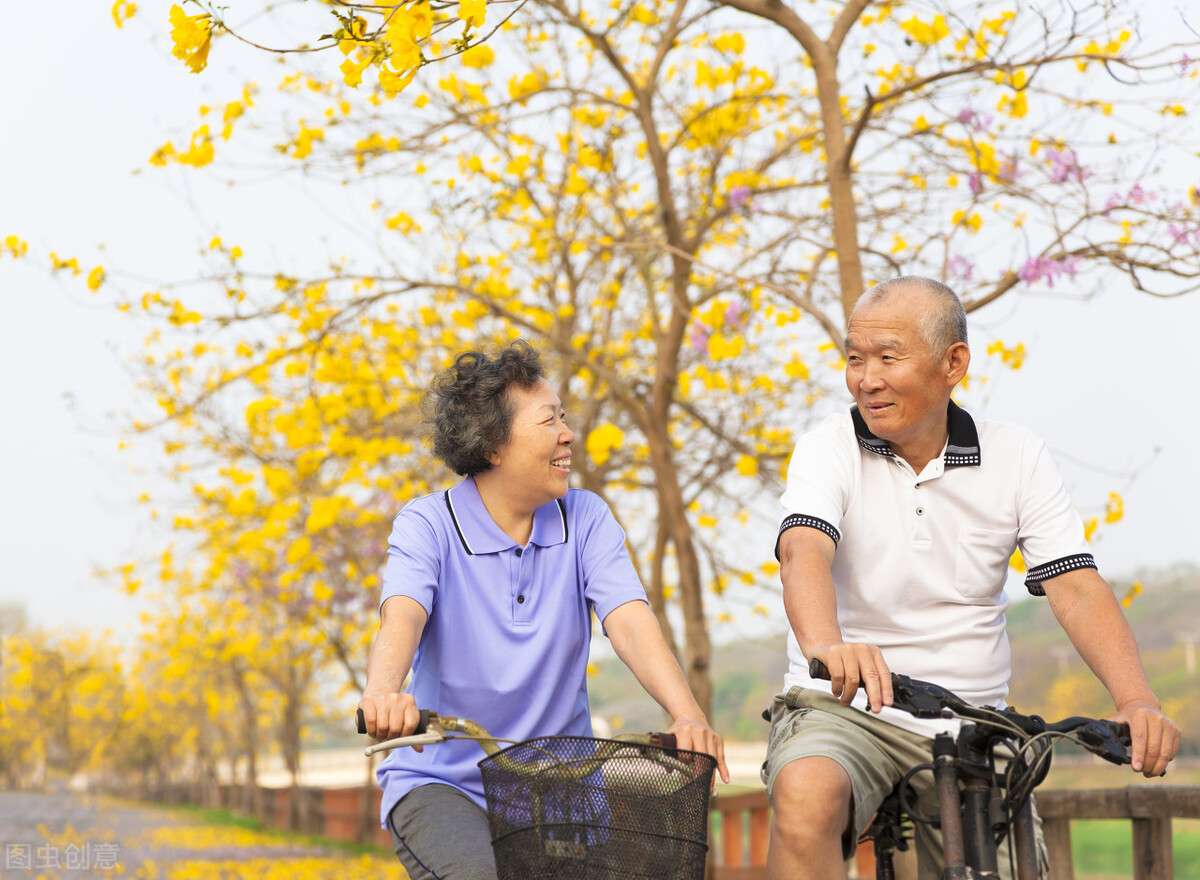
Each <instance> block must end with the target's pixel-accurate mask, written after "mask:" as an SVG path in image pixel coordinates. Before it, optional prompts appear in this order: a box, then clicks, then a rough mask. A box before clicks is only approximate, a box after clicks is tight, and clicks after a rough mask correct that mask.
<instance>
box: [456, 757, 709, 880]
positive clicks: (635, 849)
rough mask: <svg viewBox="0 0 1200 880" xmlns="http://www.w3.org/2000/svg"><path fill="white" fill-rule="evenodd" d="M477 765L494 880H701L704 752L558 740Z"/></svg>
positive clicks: (706, 781)
mask: <svg viewBox="0 0 1200 880" xmlns="http://www.w3.org/2000/svg"><path fill="white" fill-rule="evenodd" d="M479 768H480V770H481V771H482V772H483V791H484V796H485V797H486V798H487V808H488V822H489V824H490V826H491V834H492V849H493V851H494V852H495V855H496V873H497V876H498V878H499V880H600V878H604V880H624V878H649V877H654V878H663V880H703V877H704V861H705V855H706V853H707V852H708V797H709V792H710V791H711V787H712V779H713V772H714V770H715V769H716V761H715V760H714V759H713V758H712V757H711V756H710V755H705V754H702V753H700V752H690V751H681V750H677V749H666V748H662V747H659V746H648V745H634V744H631V743H625V742H619V741H617V740H606V739H594V738H591V737H578V736H558V737H542V738H539V739H532V740H528V741H526V742H522V743H518V744H517V745H514V746H509V747H508V748H507V749H504V750H503V751H501V752H498V753H496V754H494V755H491V756H489V757H487V758H484V759H483V760H482V761H480V762H479Z"/></svg>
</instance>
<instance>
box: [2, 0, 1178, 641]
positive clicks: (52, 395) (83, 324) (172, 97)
mask: <svg viewBox="0 0 1200 880" xmlns="http://www.w3.org/2000/svg"><path fill="white" fill-rule="evenodd" d="M73 5H75V6H78V7H79V8H76V9H73V10H72V13H71V15H70V16H60V17H59V18H58V19H56V22H55V24H54V38H53V51H51V49H50V48H48V46H47V43H46V42H45V41H44V40H35V39H28V38H22V39H13V40H9V41H8V42H7V43H6V45H5V47H4V48H3V50H0V82H4V83H6V84H8V85H9V87H8V88H6V90H5V107H4V117H3V118H4V122H3V124H2V127H0V239H3V238H4V237H5V236H7V235H9V234H17V235H18V236H20V237H21V238H23V239H25V240H27V241H28V242H29V244H30V249H31V253H32V252H33V251H37V252H38V253H39V254H41V253H44V252H45V251H46V250H56V251H57V252H58V253H59V254H60V255H63V256H77V257H78V258H79V259H80V262H81V265H83V266H84V268H85V271H86V269H88V268H90V267H91V266H93V265H96V264H97V263H103V264H104V265H105V266H108V267H110V269H111V268H120V269H125V270H127V271H138V272H144V273H145V274H146V275H147V276H149V277H159V278H172V277H173V278H186V277H187V276H188V274H189V268H190V269H192V270H194V269H195V268H196V266H197V257H196V254H197V251H198V250H199V248H200V247H201V246H202V245H203V244H204V243H206V242H207V240H208V238H209V237H210V236H211V235H213V234H214V232H217V231H220V232H222V233H225V234H226V236H227V239H228V240H231V241H237V242H238V243H239V244H242V245H243V246H247V245H249V246H254V245H256V244H257V245H260V246H262V247H264V248H270V249H272V250H276V251H280V252H284V251H295V250H297V249H303V247H304V246H305V242H303V241H298V240H297V235H296V233H295V232H294V228H293V227H299V226H300V225H299V224H296V223H295V218H296V217H297V216H303V217H304V218H305V219H306V224H303V225H302V228H304V229H307V230H309V232H307V233H305V234H307V235H309V236H311V237H312V238H313V240H314V241H316V240H317V239H320V238H324V237H325V236H324V235H323V234H322V233H321V231H320V227H321V224H322V223H324V224H325V225H326V227H328V225H329V224H330V222H331V221H330V220H329V219H328V217H327V216H325V215H324V214H323V213H322V212H321V210H320V209H319V207H318V206H317V205H316V204H315V203H314V199H313V198H312V195H311V192H304V191H301V190H299V189H298V188H297V186H296V183H295V182H289V183H284V184H271V183H267V184H263V185H261V186H260V187H259V188H258V189H257V190H256V191H255V193H254V195H255V197H254V198H252V199H249V200H246V199H243V200H242V201H240V202H238V203H237V205H238V208H237V210H238V211H239V212H241V213H240V214H239V217H238V219H237V221H235V222H233V223H227V222H226V221H225V220H224V219H223V218H225V217H227V216H228V215H229V213H230V211H229V207H230V206H231V205H233V204H234V203H235V202H234V198H235V197H234V195H231V193H230V191H229V190H227V189H226V188H224V187H223V186H222V185H221V183H220V182H219V181H218V180H216V179H215V178H214V177H213V176H211V175H190V176H189V175H187V174H186V173H182V172H181V171H180V170H179V169H173V170H172V171H170V172H163V171H160V170H157V169H148V166H147V164H146V159H147V158H148V157H149V155H150V153H151V152H152V151H153V150H154V148H155V147H157V146H159V145H160V144H162V143H163V142H164V141H166V140H167V139H168V138H174V139H175V140H176V141H177V142H178V140H179V138H180V136H181V134H182V133H184V132H185V131H190V127H191V126H192V125H194V123H195V120H196V108H197V106H198V105H199V104H201V103H204V102H206V101H207V102H210V103H224V102H225V101H227V100H231V99H233V98H235V97H236V96H237V95H238V94H239V93H240V89H241V84H242V82H243V80H244V79H245V78H246V75H245V73H244V72H237V71H229V70H226V71H221V70H220V69H218V67H217V66H216V65H214V67H213V68H212V69H210V70H208V71H206V72H205V73H204V74H202V75H201V76H193V75H191V74H189V73H187V72H186V70H185V69H184V67H183V65H182V64H181V63H179V62H178V61H175V60H174V59H172V58H170V57H169V55H168V54H167V50H166V48H165V45H164V44H162V43H160V44H158V45H155V46H152V45H149V44H147V42H146V39H145V36H146V27H147V26H146V25H145V24H142V25H141V26H140V27H135V26H133V25H131V26H130V27H129V28H127V30H126V31H124V32H122V31H117V30H116V29H115V28H114V27H113V26H112V21H111V18H110V17H109V7H110V5H111V4H110V3H109V2H108V0H104V2H90V3H78V4H73ZM142 5H143V11H142V12H141V13H140V15H141V16H143V17H146V16H151V15H153V16H155V17H156V18H158V19H161V22H157V23H155V24H154V25H153V27H154V29H155V30H157V31H158V32H159V34H160V35H164V34H165V30H166V26H165V17H166V15H165V9H166V7H167V5H169V4H164V3H159V2H152V3H151V2H147V3H144V4H142ZM217 48H218V50H221V53H222V56H221V57H222V59H223V60H227V59H228V58H230V57H240V58H241V59H243V61H245V63H255V62H254V61H253V59H252V58H249V57H248V56H249V54H250V53H245V52H236V51H234V50H233V47H226V46H224V45H218V47H217ZM275 79H277V74H275V73H271V74H270V75H268V76H265V77H262V78H261V81H262V82H263V83H264V85H265V84H267V83H269V82H272V81H274V80H275ZM17 84H20V85H17ZM1189 170H1190V171H1191V176H1192V177H1194V179H1195V181H1196V182H1197V183H1200V166H1198V167H1197V168H1193V169H1189ZM138 171H142V172H144V173H136V174H135V173H134V172H138ZM243 191H244V190H243ZM214 221H216V222H218V223H219V225H218V227H216V228H214V227H212V226H210V225H209V223H210V222H214ZM289 223H290V224H291V225H289ZM231 226H233V227H235V228H237V229H238V233H237V234H236V235H233V236H231V235H228V232H229V230H230V227H231ZM312 230H316V231H312ZM280 236H286V237H287V240H286V241H281V240H279V239H280ZM101 246H102V247H103V248H104V250H102V251H101V250H98V249H97V248H98V247H101ZM126 280H129V279H126ZM129 281H130V284H131V286H133V285H136V284H137V283H138V282H136V281H134V280H129ZM147 283H149V282H147ZM1198 326H1200V296H1193V297H1191V298H1186V299H1179V300H1173V301H1157V300H1152V299H1149V298H1147V297H1145V296H1142V295H1139V294H1137V293H1135V292H1133V291H1132V290H1130V289H1128V288H1127V287H1126V286H1125V285H1124V284H1115V285H1114V287H1113V289H1111V290H1109V291H1107V292H1105V293H1104V294H1102V295H1101V296H1099V297H1097V298H1096V299H1094V300H1092V301H1090V302H1088V303H1086V304H1082V305H1081V304H1079V303H1071V302H1064V301H1062V300H1060V299H1055V298H1049V297H1045V296H1036V295H1033V294H1026V295H1022V296H1020V297H1011V296H1010V297H1006V298H1005V299H1004V300H1002V301H1000V302H998V303H997V304H995V305H994V306H990V307H989V308H988V309H986V310H984V311H983V312H981V313H979V314H977V315H976V316H973V318H972V332H973V333H974V342H975V348H976V357H977V358H981V357H982V350H983V348H985V347H986V345H987V343H988V342H990V341H991V340H992V339H994V338H996V337H1001V338H1004V339H1005V340H1006V341H1008V342H1015V341H1017V340H1022V341H1024V342H1025V343H1026V345H1027V346H1028V348H1029V349H1030V352H1031V353H1030V356H1029V357H1028V360H1027V364H1026V366H1025V368H1024V369H1022V370H1021V371H1020V372H1017V373H1008V372H1006V373H1004V374H1002V375H997V376H995V378H994V379H993V380H992V382H991V383H990V384H989V386H988V389H987V392H986V394H985V395H983V396H981V397H975V398H973V399H974V400H975V401H977V402H978V403H983V404H984V407H983V414H984V415H986V416H987V417H989V418H994V419H1001V420H1005V421H1012V422H1017V423H1020V424H1024V425H1026V426H1028V427H1030V428H1032V429H1033V430H1035V431H1037V432H1038V433H1040V434H1041V435H1042V436H1044V437H1046V438H1047V440H1048V441H1049V442H1050V445H1051V447H1052V448H1053V449H1055V450H1056V451H1057V452H1058V453H1060V464H1061V465H1062V467H1063V470H1064V472H1065V474H1066V476H1067V479H1068V482H1069V483H1070V485H1071V488H1072V491H1073V493H1074V495H1075V497H1076V501H1077V503H1078V504H1079V505H1080V506H1081V507H1082V508H1084V509H1085V510H1088V509H1096V508H1099V507H1100V506H1102V504H1103V501H1104V499H1105V497H1106V495H1107V492H1108V491H1109V490H1111V489H1117V490H1120V491H1122V492H1123V494H1124V495H1125V501H1126V517H1125V520H1124V521H1123V522H1122V523H1121V524H1120V525H1118V526H1115V527H1113V528H1111V529H1109V530H1107V531H1105V532H1103V533H1102V535H1101V540H1100V541H1099V542H1098V543H1097V545H1096V553H1097V556H1098V558H1099V560H1100V562H1101V569H1102V571H1104V572H1105V573H1106V574H1108V575H1109V576H1110V578H1120V577H1122V576H1127V575H1132V574H1133V573H1134V572H1135V571H1136V570H1137V569H1138V568H1139V567H1142V566H1150V567H1153V566H1160V565H1168V564H1172V563H1176V562H1190V563H1194V564H1197V563H1200V539H1198V537H1200V503H1197V498H1196V493H1197V491H1198V490H1200V455H1198V454H1197V452H1196V450H1195V448H1194V447H1193V444H1194V443H1196V442H1197V436H1198V435H1200V416H1198V415H1197V411H1198V406H1200V401H1197V400H1196V394H1195V391H1194V390H1193V389H1194V386H1193V384H1192V382H1191V381H1190V380H1191V379H1192V378H1193V377H1194V376H1195V374H1196V370H1195V356H1194V354H1193V349H1194V347H1195V345H1196V342H1195V337H1196V330H1195V328H1196V327H1198ZM141 334H142V330H141V329H139V328H135V327H134V326H133V325H132V324H131V323H130V322H129V321H127V320H125V319H122V318H119V317H118V316H116V315H115V314H113V313H111V312H109V311H107V310H105V309H103V308H100V307H99V306H98V305H97V304H96V299H95V298H94V297H92V296H91V295H89V294H88V293H87V292H86V290H84V289H83V285H82V284H81V283H78V282H67V281H61V282H60V281H59V280H58V279H55V278H52V277H50V276H49V275H48V273H46V272H45V271H44V270H43V268H42V266H41V265H34V264H33V263H32V262H29V261H27V262H14V261H13V260H11V259H10V258H8V257H4V258H0V419H2V420H3V424H4V428H5V430H3V431H2V432H0V461H2V462H3V463H4V464H3V480H2V481H0V560H2V562H0V601H16V602H19V603H22V604H23V605H24V606H25V607H26V609H27V611H28V612H29V614H30V617H31V619H32V622H33V623H35V624H37V625H42V626H57V625H72V626H83V627H97V626H118V627H119V626H123V625H125V624H128V623H129V622H130V621H131V620H132V619H133V617H134V615H135V613H136V607H135V604H134V603H133V602H131V601H130V600H128V599H127V598H125V597H124V596H123V595H122V594H119V593H118V592H117V591H116V590H115V589H113V588H111V587H109V586H106V585H104V584H102V583H99V582H97V581H96V580H95V579H94V578H93V575H92V572H93V569H94V568H95V567H96V566H109V565H114V564H118V563H120V562H122V561H124V560H126V559H129V558H132V557H133V556H135V555H139V554H142V553H145V552H148V551H153V550H155V549H156V548H161V546H162V543H163V541H164V540H165V535H164V533H163V532H162V531H160V530H158V529H157V527H155V526H154V525H152V524H150V523H148V522H147V521H146V515H145V510H144V508H142V507H141V506H139V505H137V504H136V503H135V499H136V497H137V495H138V494H139V493H140V492H141V491H143V489H150V490H151V491H153V489H154V487H153V486H148V485H147V484H146V482H145V478H140V477H137V476H135V475H134V474H132V473H131V469H132V468H133V467H134V466H135V465H136V464H137V462H135V461H132V460H131V458H130V456H129V455H123V454H120V453H118V452H117V451H116V445H117V442H118V439H119V430H118V428H117V426H116V422H115V420H114V419H113V418H112V416H113V414H118V413H122V412H128V411H129V410H131V409H133V408H135V407H137V406H138V403H137V396H136V394H135V391H134V387H133V380H132V378H131V376H130V374H129V373H128V372H127V370H126V368H125V367H124V366H123V364H124V362H125V359H126V358H127V357H128V356H129V355H130V354H132V353H134V352H136V350H137V348H138V343H139V340H140V338H141ZM69 400H73V401H74V402H75V404H76V406H75V408H74V410H72V408H71V407H70V405H69V402H68V401H69ZM977 405H978V404H977ZM1156 451H1157V455H1156ZM1142 465H1144V467H1141V469H1140V470H1139V471H1138V473H1137V475H1136V478H1134V479H1133V480H1132V482H1131V481H1130V479H1129V477H1128V476H1127V475H1128V474H1129V473H1130V472H1132V471H1133V470H1135V469H1138V468H1139V466H1142Z"/></svg>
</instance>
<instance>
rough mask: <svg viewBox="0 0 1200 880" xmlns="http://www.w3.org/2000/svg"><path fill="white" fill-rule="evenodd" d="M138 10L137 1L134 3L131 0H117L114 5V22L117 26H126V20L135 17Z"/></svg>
mask: <svg viewBox="0 0 1200 880" xmlns="http://www.w3.org/2000/svg"><path fill="white" fill-rule="evenodd" d="M136 12H137V4H136V3H132V2H130V0H117V2H116V3H114V4H113V6H112V19H113V24H115V25H116V26H117V27H124V26H125V22H127V21H129V19H131V18H133V16H134V14H135V13H136Z"/></svg>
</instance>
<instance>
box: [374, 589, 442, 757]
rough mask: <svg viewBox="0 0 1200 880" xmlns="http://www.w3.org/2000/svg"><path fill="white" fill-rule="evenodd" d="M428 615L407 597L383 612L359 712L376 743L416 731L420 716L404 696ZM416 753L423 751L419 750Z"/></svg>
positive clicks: (392, 599) (409, 697) (390, 603)
mask: <svg viewBox="0 0 1200 880" xmlns="http://www.w3.org/2000/svg"><path fill="white" fill-rule="evenodd" d="M428 617H429V615H428V614H426V613H425V609H424V608H423V607H421V603H419V602H417V601H416V600H415V599H410V598H409V597H408V596H392V597H390V598H389V599H387V601H385V602H384V603H383V607H382V608H381V609H380V621H379V633H378V635H376V636H375V645H374V646H373V647H372V648H371V658H370V660H369V661H368V663H367V686H366V688H364V690H363V696H362V700H360V701H359V704H358V706H359V708H360V709H362V710H363V717H364V719H365V720H366V722H367V733H368V734H370V735H371V736H372V737H374V738H375V739H381V740H382V739H391V738H393V737H397V736H408V735H409V734H411V733H412V732H413V731H414V730H416V728H417V724H418V722H419V720H420V712H419V710H418V707H417V704H416V701H415V700H414V699H413V698H412V695H411V694H402V693H400V689H401V688H402V687H403V686H404V679H405V678H406V677H407V676H408V671H409V669H410V668H411V667H412V661H413V657H414V656H415V655H416V653H417V645H418V644H419V643H420V641H421V633H422V632H423V631H424V630H425V621H426V620H427V619H428ZM413 748H414V749H416V750H417V751H421V747H420V746H414V747H413Z"/></svg>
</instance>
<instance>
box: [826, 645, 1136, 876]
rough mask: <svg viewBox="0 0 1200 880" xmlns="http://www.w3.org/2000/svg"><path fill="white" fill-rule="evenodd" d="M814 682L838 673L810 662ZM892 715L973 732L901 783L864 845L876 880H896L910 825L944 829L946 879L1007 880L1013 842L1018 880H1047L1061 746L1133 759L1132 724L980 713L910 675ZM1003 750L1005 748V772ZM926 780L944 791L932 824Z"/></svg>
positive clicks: (898, 686) (947, 739)
mask: <svg viewBox="0 0 1200 880" xmlns="http://www.w3.org/2000/svg"><path fill="white" fill-rule="evenodd" d="M809 674H810V675H811V676H812V677H813V678H818V679H823V680H825V681H828V680H829V670H828V669H827V668H826V667H825V665H824V664H823V663H822V662H821V661H820V660H817V659H813V660H812V661H811V662H810V663H809ZM892 707H893V708H896V709H902V710H903V711H905V712H908V713H909V714H911V715H913V716H914V717H916V718H951V717H958V718H959V719H961V720H962V721H963V724H962V725H961V727H960V728H959V732H958V735H957V736H951V735H950V734H948V733H940V734H938V735H937V736H936V737H935V738H934V741H933V761H932V762H931V763H927V764H919V765H917V766H915V767H913V768H911V769H910V770H908V772H907V773H905V774H904V776H903V777H901V779H900V781H899V782H898V783H897V784H896V787H895V788H894V789H893V791H892V793H891V794H890V795H889V796H888V797H887V798H885V800H884V802H883V804H881V805H880V808H879V811H878V812H877V813H876V815H875V819H874V820H873V821H872V823H871V825H870V826H869V827H868V828H867V830H866V831H865V832H864V833H863V836H862V838H861V839H860V843H861V842H865V841H867V840H870V841H872V842H873V844H874V849H875V877H876V880H894V878H895V876H896V874H895V868H894V861H893V853H894V852H895V851H896V850H905V849H907V847H908V839H909V838H908V837H906V833H905V832H906V830H907V828H906V823H905V816H908V817H910V818H911V819H912V821H914V822H920V823H923V824H928V825H933V826H934V827H940V828H941V830H942V850H943V854H944V856H945V867H944V868H943V871H942V880H971V878H980V880H999V876H1000V874H999V870H1000V868H999V856H998V849H999V846H1000V844H1001V843H1002V842H1003V841H1004V838H1005V837H1007V836H1009V834H1010V833H1011V834H1012V845H1011V846H1010V848H1009V857H1010V859H1011V860H1013V861H1015V865H1014V866H1013V867H1014V874H1015V876H1017V877H1018V878H1019V880H1037V878H1038V877H1039V859H1038V848H1037V842H1036V838H1035V831H1034V819H1033V802H1032V800H1031V796H1032V794H1033V790H1034V789H1035V788H1037V786H1038V785H1040V784H1041V783H1042V781H1043V780H1044V779H1045V778H1046V774H1047V773H1048V772H1049V770H1050V760H1051V757H1052V755H1053V748H1052V747H1053V744H1054V742H1055V741H1057V740H1059V739H1067V740H1070V741H1072V742H1075V743H1077V744H1079V745H1081V746H1083V747H1084V748H1086V749H1087V750H1088V751H1090V752H1091V753H1092V754H1095V755H1098V756H1100V757H1101V758H1103V759H1104V760H1106V761H1109V762H1111V763H1113V764H1128V763H1130V760H1131V759H1130V756H1129V748H1130V738H1129V728H1128V726H1127V725H1124V724H1117V723H1114V722H1112V721H1104V720H1101V719H1096V718H1084V717H1082V716H1074V717H1071V718H1065V719H1063V720H1062V721H1056V722H1047V721H1045V720H1044V719H1042V718H1040V717H1039V716H1037V715H1022V714H1020V713H1019V712H1017V711H1016V710H1014V709H1013V708H1012V707H1009V708H1006V709H1004V710H998V709H995V708H993V707H990V706H972V705H971V704H969V703H967V702H966V701H964V700H963V699H961V698H960V697H958V696H957V695H955V694H954V693H953V692H952V691H949V690H947V689H946V688H944V687H941V686H940V685H936V684H933V683H931V682H928V681H921V680H920V679H915V678H909V677H908V676H906V675H898V674H896V673H892ZM997 748H1001V749H1002V763H1003V769H1001V768H1000V763H1001V762H998V761H997V755H996V750H997ZM1004 752H1007V753H1008V754H1007V755H1005V754H1003V753H1004ZM923 771H932V772H933V776H934V784H935V786H936V790H937V797H938V812H937V813H936V814H934V815H932V816H927V815H924V814H922V813H921V812H920V811H919V810H918V809H917V808H916V806H915V805H914V804H913V802H912V800H913V796H912V789H911V787H910V780H911V779H912V777H913V776H915V775H916V774H917V773H920V772H923Z"/></svg>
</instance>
